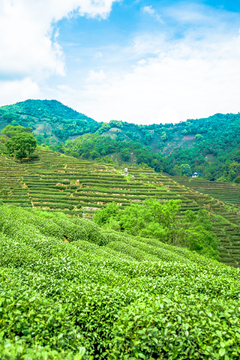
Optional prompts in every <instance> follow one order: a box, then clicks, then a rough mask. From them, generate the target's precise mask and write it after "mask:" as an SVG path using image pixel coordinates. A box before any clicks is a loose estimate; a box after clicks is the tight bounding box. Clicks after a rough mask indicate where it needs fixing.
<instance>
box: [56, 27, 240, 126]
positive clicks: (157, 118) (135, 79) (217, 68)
mask: <svg viewBox="0 0 240 360" xmlns="http://www.w3.org/2000/svg"><path fill="white" fill-rule="evenodd" d="M139 41H140V40H139ZM146 60H147V61H146V62H145V63H144V62H142V61H140V62H139V63H137V62H136V66H135V67H134V68H133V70H132V71H131V72H126V73H124V74H123V75H121V76H120V75H119V73H118V74H116V76H114V75H112V74H110V73H109V74H107V73H105V76H106V77H105V79H104V81H103V82H100V83H99V81H98V78H97V76H96V78H95V79H94V76H93V77H92V81H91V83H90V82H89V83H88V84H87V85H86V86H85V88H84V89H82V90H79V91H78V92H76V94H75V97H73V96H72V95H71V97H70V96H69V97H67V96H68V95H67V94H64V95H63V94H62V96H61V99H62V100H63V101H64V100H65V99H66V100H67V101H69V102H70V105H71V106H72V107H75V108H77V109H78V110H79V111H81V112H84V113H86V114H87V115H89V116H91V117H93V118H95V119H96V120H98V121H109V120H111V119H118V120H124V121H128V122H135V123H144V124H148V123H154V122H155V123H166V122H168V123H171V122H178V121H181V120H186V119H188V118H199V117H207V116H209V115H211V114H214V113H218V112H222V113H229V112H233V113H237V112H239V111H240V98H239V83H240V67H239V62H240V36H239V34H238V32H236V35H235V36H232V35H229V36H228V37H222V36H221V34H219V36H218V37H217V36H216V34H214V35H213V37H211V36H210V37H207V38H206V37H205V38H203V39H201V40H199V39H198V40H196V39H195V38H194V37H193V34H191V36H186V37H185V38H183V39H181V40H176V41H174V42H171V43H169V42H168V41H162V42H161V48H160V49H158V54H157V55H156V56H155V57H154V58H153V57H151V58H147V59H146ZM92 74H93V75H95V73H94V72H93V73H92ZM95 80H96V81H95ZM79 99H81V100H79Z"/></svg>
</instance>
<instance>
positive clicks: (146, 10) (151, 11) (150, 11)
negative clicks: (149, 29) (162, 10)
mask: <svg viewBox="0 0 240 360" xmlns="http://www.w3.org/2000/svg"><path fill="white" fill-rule="evenodd" d="M143 12H146V13H148V14H150V15H153V14H154V13H155V10H154V9H153V8H152V5H151V6H144V7H143Z"/></svg>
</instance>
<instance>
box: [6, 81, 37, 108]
mask: <svg viewBox="0 0 240 360" xmlns="http://www.w3.org/2000/svg"><path fill="white" fill-rule="evenodd" d="M39 95H40V90H39V87H38V84H37V83H35V82H33V81H32V80H31V79H30V78H29V77H27V78H25V79H23V80H14V81H0V99H1V104H2V105H8V104H12V103H15V102H18V101H23V100H26V99H29V98H38V97H39Z"/></svg>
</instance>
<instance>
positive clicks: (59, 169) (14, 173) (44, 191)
mask: <svg viewBox="0 0 240 360" xmlns="http://www.w3.org/2000/svg"><path fill="white" fill-rule="evenodd" d="M37 155H38V156H39V160H37V161H35V162H33V163H26V164H21V163H16V162H15V161H13V160H12V159H9V158H8V157H6V156H5V155H0V191H1V195H0V200H2V201H3V202H4V203H6V204H16V205H20V206H22V207H28V208H30V207H33V208H40V209H44V210H47V211H52V212H56V211H64V212H65V213H67V214H70V215H80V216H81V214H82V213H83V215H84V216H91V215H92V214H93V213H94V211H95V210H96V209H99V208H100V209H101V208H102V207H105V206H106V205H107V204H109V203H111V202H112V201H115V202H116V203H117V204H119V205H121V206H123V207H124V206H127V205H130V204H131V203H141V202H142V201H144V200H146V199H147V198H152V197H154V198H157V199H159V201H162V202H165V201H167V200H171V199H179V200H182V206H181V213H182V214H184V213H185V212H186V211H187V210H193V211H198V210H199V209H206V210H207V211H208V212H210V214H212V215H211V216H212V221H213V225H214V226H213V229H212V231H213V232H215V233H216V234H217V237H218V240H219V251H220V259H221V261H222V262H225V263H227V264H230V265H233V266H239V265H240V243H239V238H240V210H238V209H237V208H235V207H234V206H232V207H231V206H230V205H226V204H225V203H224V202H222V201H219V200H217V199H215V198H212V197H211V196H209V195H205V194H201V193H197V192H195V191H194V190H191V189H189V188H187V187H185V186H182V185H179V184H178V183H176V182H175V181H173V180H172V179H169V178H168V177H165V176H163V175H160V174H158V173H156V172H154V171H153V170H152V169H141V168H139V167H136V166H135V167H130V168H129V173H130V176H129V177H125V176H124V175H123V173H124V171H123V168H118V167H117V166H116V165H115V166H114V165H113V164H99V163H95V162H94V161H87V160H79V159H76V158H74V157H70V156H64V155H61V154H59V153H56V152H53V151H49V150H38V151H37Z"/></svg>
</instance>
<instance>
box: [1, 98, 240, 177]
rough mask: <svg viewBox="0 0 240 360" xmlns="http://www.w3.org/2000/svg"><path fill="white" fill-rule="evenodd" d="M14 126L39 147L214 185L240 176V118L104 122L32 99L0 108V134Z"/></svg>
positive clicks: (228, 115)
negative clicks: (25, 129)
mask: <svg viewBox="0 0 240 360" xmlns="http://www.w3.org/2000/svg"><path fill="white" fill-rule="evenodd" d="M8 124H11V125H22V126H30V127H32V128H33V133H34V134H35V135H36V136H37V140H38V142H39V143H45V144H46V145H50V146H51V147H52V148H53V149H55V150H59V151H61V152H65V153H67V154H71V155H73V156H76V157H78V156H83V157H85V158H88V159H91V158H92V159H96V158H104V157H106V156H108V159H107V160H109V156H110V157H112V158H113V159H114V160H115V161H118V162H119V161H125V162H130V163H132V162H137V163H146V164H147V165H148V166H151V167H153V168H154V169H155V170H156V171H160V170H163V171H165V172H168V173H169V174H170V175H177V176H179V175H191V173H192V172H195V171H197V172H199V173H201V175H202V176H203V177H204V178H206V179H208V180H220V181H233V180H234V179H235V178H236V177H238V176H239V175H240V114H226V115H224V114H216V115H213V116H210V117H208V118H205V119H196V120H187V121H185V122H181V123H178V124H152V125H136V124H130V123H127V122H124V121H116V120H112V121H110V122H109V123H98V122H97V121H95V120H93V119H91V118H89V117H87V116H86V115H83V114H81V113H78V112H77V111H75V110H73V109H71V108H69V107H67V106H64V105H63V104H61V103H60V102H58V101H56V100H27V101H24V102H20V103H17V104H15V105H9V106H3V107H0V130H1V129H3V128H4V127H5V126H6V125H8ZM85 134H92V135H88V137H87V138H86V137H85V136H86V135H85ZM83 135H84V138H81V136H83ZM79 136H80V138H78V139H77V140H75V141H74V142H73V143H72V142H68V143H67V144H65V141H66V140H73V139H75V138H77V137H79ZM103 136H104V140H103ZM107 139H108V140H107ZM154 154H155V155H154ZM185 165H187V166H185Z"/></svg>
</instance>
